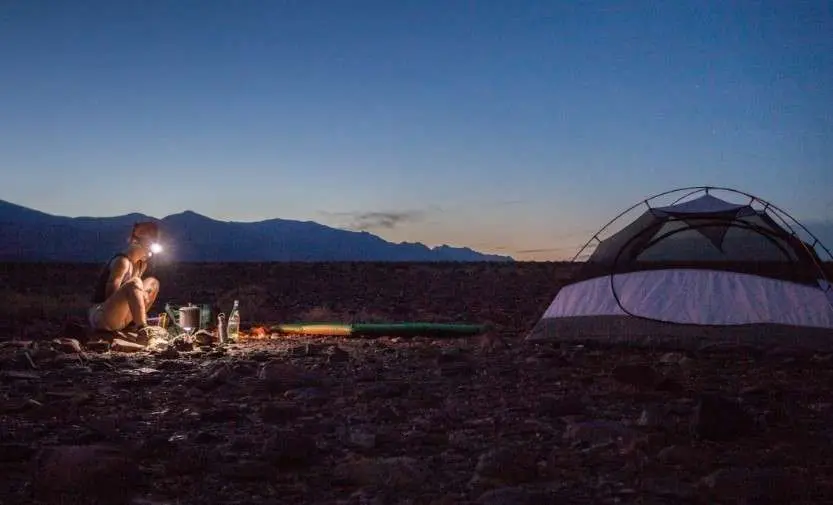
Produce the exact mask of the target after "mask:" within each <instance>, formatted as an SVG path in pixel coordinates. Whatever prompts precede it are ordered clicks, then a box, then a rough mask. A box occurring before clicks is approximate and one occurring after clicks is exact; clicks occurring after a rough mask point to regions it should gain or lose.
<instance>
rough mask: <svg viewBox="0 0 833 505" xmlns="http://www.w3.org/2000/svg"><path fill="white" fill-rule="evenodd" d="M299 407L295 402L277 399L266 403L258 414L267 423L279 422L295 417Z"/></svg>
mask: <svg viewBox="0 0 833 505" xmlns="http://www.w3.org/2000/svg"><path fill="white" fill-rule="evenodd" d="M300 414H301V409H300V408H299V407H298V404H297V403H295V402H289V401H277V402H272V403H267V404H266V405H264V406H263V407H262V408H261V410H260V416H261V418H263V420H264V421H265V422H267V423H274V424H281V423H285V422H287V421H291V420H293V419H295V418H297V417H298V416H299V415H300Z"/></svg>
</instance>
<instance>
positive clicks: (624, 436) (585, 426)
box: [563, 419, 638, 449]
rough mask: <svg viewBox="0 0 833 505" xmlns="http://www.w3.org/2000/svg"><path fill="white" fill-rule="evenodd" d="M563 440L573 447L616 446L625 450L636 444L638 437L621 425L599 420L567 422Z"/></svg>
mask: <svg viewBox="0 0 833 505" xmlns="http://www.w3.org/2000/svg"><path fill="white" fill-rule="evenodd" d="M563 438H564V439H566V440H568V441H569V442H571V443H572V445H573V446H578V445H585V446H590V447H594V446H602V445H608V444H616V445H617V446H619V448H620V449H627V448H628V447H631V446H633V445H634V444H635V443H636V442H637V439H638V436H637V433H636V432H635V431H633V430H632V429H630V428H628V427H626V426H624V425H623V424H622V423H618V422H616V421H608V420H605V419H601V420H592V421H585V422H578V423H576V422H572V421H570V420H568V424H567V429H566V430H565V431H564V436H563Z"/></svg>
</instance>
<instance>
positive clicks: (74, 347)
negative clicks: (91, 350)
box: [52, 338, 82, 354]
mask: <svg viewBox="0 0 833 505" xmlns="http://www.w3.org/2000/svg"><path fill="white" fill-rule="evenodd" d="M52 346H53V347H54V348H55V349H56V350H58V351H60V352H63V353H66V354H74V353H81V352H82V350H81V343H80V342H79V341H78V340H76V339H74V338H56V339H55V340H53V341H52Z"/></svg>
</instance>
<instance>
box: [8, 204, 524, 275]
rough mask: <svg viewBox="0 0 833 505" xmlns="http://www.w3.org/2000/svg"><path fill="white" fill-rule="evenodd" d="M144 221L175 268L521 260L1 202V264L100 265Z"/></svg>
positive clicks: (295, 229)
mask: <svg viewBox="0 0 833 505" xmlns="http://www.w3.org/2000/svg"><path fill="white" fill-rule="evenodd" d="M137 221H156V222H158V223H159V226H160V228H161V229H162V232H163V234H164V244H165V247H166V251H167V252H166V253H165V254H164V255H162V256H160V260H162V258H163V257H164V258H165V259H166V260H168V261H182V262H254V261H263V262H268V261H425V262H432V261H501V262H505V261H513V259H512V258H511V257H509V256H500V255H491V254H482V253H479V252H477V251H474V250H472V249H469V248H468V247H449V246H446V245H443V246H439V247H434V248H429V247H427V246H425V245H423V244H421V243H400V244H395V243H392V242H388V241H385V240H383V239H382V238H380V237H378V236H376V235H373V234H371V233H368V232H356V231H348V230H341V229H337V228H331V227H329V226H324V225H322V224H318V223H315V222H312V221H292V220H285V219H269V220H265V221H259V222H254V223H241V222H226V221H217V220H214V219H211V218H208V217H206V216H202V215H200V214H197V213H195V212H192V211H186V212H182V213H179V214H173V215H170V216H167V217H165V218H163V219H156V218H153V217H149V216H145V215H143V214H138V213H133V214H127V215H124V216H115V217H75V218H72V217H65V216H55V215H51V214H47V213H44V212H40V211H37V210H34V209H29V208H27V207H23V206H20V205H16V204H13V203H10V202H6V201H3V200H0V261H27V262H78V263H88V262H100V261H103V260H105V259H106V258H108V257H109V256H110V255H111V254H113V252H115V251H116V250H118V249H121V248H123V247H124V245H125V240H126V237H127V234H129V233H130V227H131V226H132V225H133V223H135V222H137Z"/></svg>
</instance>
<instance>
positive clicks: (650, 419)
mask: <svg viewBox="0 0 833 505" xmlns="http://www.w3.org/2000/svg"><path fill="white" fill-rule="evenodd" d="M636 424H637V426H642V427H645V428H661V427H663V425H664V424H665V409H664V408H663V407H662V406H660V405H651V406H649V407H646V408H645V409H643V410H642V414H641V415H640V416H639V419H638V420H637V421H636Z"/></svg>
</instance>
